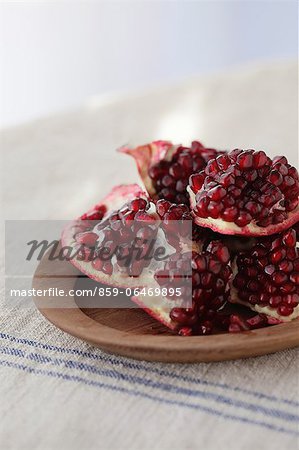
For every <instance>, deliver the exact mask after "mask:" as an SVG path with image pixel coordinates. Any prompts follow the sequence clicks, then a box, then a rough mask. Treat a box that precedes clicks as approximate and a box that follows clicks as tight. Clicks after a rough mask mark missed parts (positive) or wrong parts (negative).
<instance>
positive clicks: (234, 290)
mask: <svg viewBox="0 0 299 450" xmlns="http://www.w3.org/2000/svg"><path fill="white" fill-rule="evenodd" d="M296 240H297V239H296V231H295V229H293V228H290V229H289V230H286V231H284V232H282V233H280V234H277V235H274V236H267V237H263V238H260V239H259V240H258V241H257V242H256V244H255V245H254V246H253V247H252V248H251V249H250V250H245V251H243V252H242V253H240V254H239V255H238V256H237V257H236V259H235V261H234V264H233V269H234V278H233V281H232V287H231V295H230V300H231V302H234V303H241V304H243V305H246V306H248V307H249V308H251V309H252V310H254V311H257V312H258V313H264V314H267V315H268V316H271V317H274V318H277V319H279V320H281V321H289V320H291V319H294V318H296V317H298V315H299V306H298V304H299V248H298V247H297V245H296Z"/></svg>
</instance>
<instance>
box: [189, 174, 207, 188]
mask: <svg viewBox="0 0 299 450" xmlns="http://www.w3.org/2000/svg"><path fill="white" fill-rule="evenodd" d="M204 179H205V176H204V175H203V174H200V173H199V174H196V175H191V176H190V181H189V182H190V185H191V187H192V189H193V190H194V192H197V191H199V189H200V188H201V187H202V185H203V182H204Z"/></svg>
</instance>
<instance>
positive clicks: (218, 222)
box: [187, 186, 299, 236]
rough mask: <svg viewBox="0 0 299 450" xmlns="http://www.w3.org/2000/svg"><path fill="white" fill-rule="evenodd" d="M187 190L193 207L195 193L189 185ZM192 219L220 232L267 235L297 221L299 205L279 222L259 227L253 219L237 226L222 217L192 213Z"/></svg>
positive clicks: (194, 204) (288, 226) (192, 207)
mask: <svg viewBox="0 0 299 450" xmlns="http://www.w3.org/2000/svg"><path fill="white" fill-rule="evenodd" d="M187 191H188V193H189V196H190V207H191V209H194V208H195V207H196V198H195V193H194V192H193V190H192V189H191V187H190V186H188V187H187ZM193 218H194V221H195V223H196V224H197V225H199V226H201V227H204V228H210V229H211V230H213V231H216V232H218V233H222V234H230V235H239V236H241V235H243V236H268V235H271V234H275V233H278V232H279V231H282V230H285V229H287V228H290V227H291V226H292V225H294V224H295V223H297V222H298V221H299V206H297V208H296V209H294V210H293V211H291V212H289V213H288V217H287V219H285V220H284V221H283V222H281V223H280V224H275V225H269V226H267V227H259V226H257V225H256V222H255V221H252V222H250V223H249V224H248V225H246V226H245V227H239V226H238V225H236V224H235V223H234V222H226V221H225V220H223V219H213V218H212V217H207V218H202V217H198V216H197V215H196V214H195V213H193Z"/></svg>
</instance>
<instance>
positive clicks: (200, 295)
mask: <svg viewBox="0 0 299 450" xmlns="http://www.w3.org/2000/svg"><path fill="white" fill-rule="evenodd" d="M229 261H230V254H229V251H228V249H227V247H226V246H225V245H223V244H222V242H220V241H211V242H210V243H209V244H208V245H207V246H206V248H205V249H203V250H201V251H193V252H191V253H188V252H186V253H182V254H177V253H176V254H174V255H172V256H171V257H170V258H169V259H168V260H167V261H166V263H165V265H164V267H163V268H162V269H160V270H158V271H157V272H156V273H155V279H156V280H157V282H158V284H159V285H160V287H161V288H164V289H166V291H167V292H170V291H171V288H173V291H174V289H175V288H179V289H180V292H181V293H182V297H183V300H186V301H188V300H191V299H192V303H191V304H190V307H188V308H185V307H178V306H176V305H174V304H173V298H174V296H175V294H173V296H169V295H168V296H166V298H165V297H163V298H160V299H159V302H158V304H156V305H155V307H154V308H153V300H152V297H149V296H148V295H146V292H145V293H144V295H142V296H141V295H140V296H138V297H136V296H135V297H133V298H132V299H133V301H135V302H136V303H137V304H139V305H140V306H141V307H142V308H144V309H145V311H147V312H148V313H149V314H150V315H152V316H153V317H155V318H156V319H158V320H159V321H160V322H162V323H163V324H164V325H166V326H167V327H168V328H170V329H172V330H175V331H177V332H178V333H179V334H180V335H184V336H189V335H191V334H202V335H204V334H211V332H212V331H213V329H214V328H215V313H216V312H217V311H219V310H220V309H221V308H223V306H224V305H225V304H226V302H227V299H228V286H229V284H228V281H229V279H230V277H231V274H232V271H231V268H230V265H229ZM188 269H189V270H188ZM182 273H183V274H184V276H182ZM186 274H188V275H186ZM186 276H187V277H188V278H189V281H190V283H188V282H187V283H186V279H185V278H186Z"/></svg>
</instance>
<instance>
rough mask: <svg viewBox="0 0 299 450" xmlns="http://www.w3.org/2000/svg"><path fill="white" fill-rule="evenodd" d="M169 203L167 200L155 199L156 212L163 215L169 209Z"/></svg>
mask: <svg viewBox="0 0 299 450" xmlns="http://www.w3.org/2000/svg"><path fill="white" fill-rule="evenodd" d="M170 206H171V203H170V202H168V201H167V200H158V201H157V213H158V214H159V216H161V217H163V216H164V214H165V213H167V211H168V210H169V208H170Z"/></svg>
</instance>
